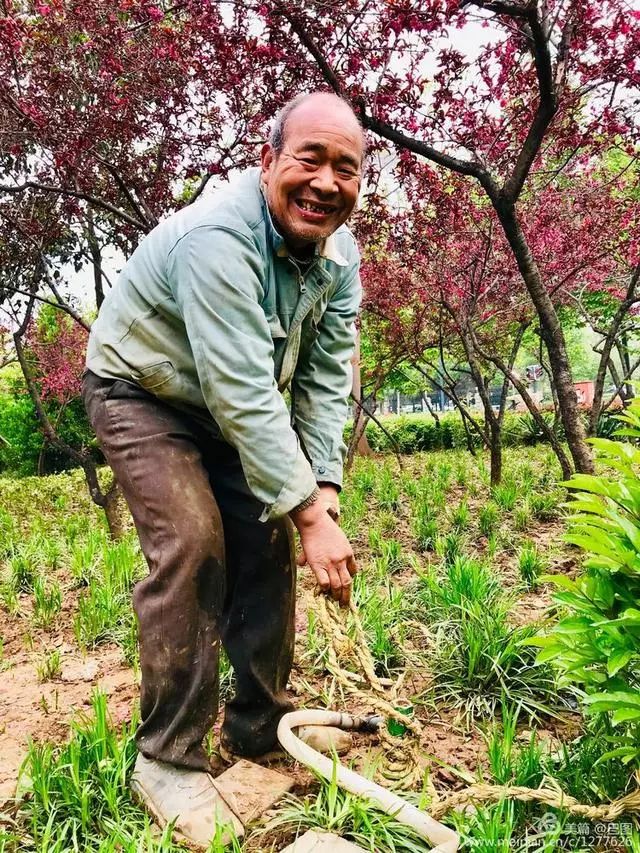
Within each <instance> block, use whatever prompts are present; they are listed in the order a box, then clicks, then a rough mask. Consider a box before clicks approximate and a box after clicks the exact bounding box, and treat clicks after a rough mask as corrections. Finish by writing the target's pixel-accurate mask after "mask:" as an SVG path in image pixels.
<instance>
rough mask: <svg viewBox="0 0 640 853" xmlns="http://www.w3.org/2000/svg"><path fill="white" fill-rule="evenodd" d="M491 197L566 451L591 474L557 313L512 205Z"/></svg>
mask: <svg viewBox="0 0 640 853" xmlns="http://www.w3.org/2000/svg"><path fill="white" fill-rule="evenodd" d="M492 201H493V202H494V206H495V207H496V211H497V213H498V216H499V218H500V222H501V223H502V227H503V228H504V232H505V235H506V237H507V240H508V241H509V245H510V246H511V248H512V250H513V253H514V255H515V258H516V261H517V263H518V268H519V269H520V273H521V275H522V278H523V280H524V283H525V285H526V287H527V290H528V292H529V295H530V297H531V301H532V302H533V304H534V307H535V309H536V312H537V315H538V319H539V321H540V333H541V335H542V337H543V339H544V342H545V346H546V348H547V353H548V355H549V365H550V367H551V372H552V374H553V381H554V386H555V389H556V394H557V396H558V405H559V408H560V415H561V417H562V424H563V426H564V431H565V435H566V437H567V444H568V445H569V451H570V453H571V456H572V458H573V461H574V464H575V467H576V470H577V471H579V472H581V473H588V474H591V473H593V470H594V468H593V457H592V455H591V451H590V449H589V446H588V444H587V443H586V441H585V431H584V427H583V425H582V420H581V418H580V410H579V409H578V398H577V395H576V390H575V387H574V384H573V376H572V375H571V365H570V364H569V358H568V356H567V347H566V343H565V339H564V333H563V331H562V326H561V325H560V320H559V318H558V314H557V312H556V310H555V307H554V305H553V302H552V301H551V298H550V297H549V294H548V292H547V290H546V288H545V286H544V284H543V282H542V278H541V276H540V271H539V269H538V266H537V264H536V262H535V260H534V258H533V255H532V254H531V251H530V249H529V246H528V245H527V241H526V237H525V235H524V233H523V231H522V228H521V227H520V223H519V222H518V219H517V216H516V211H515V206H514V205H513V204H510V203H507V202H505V201H504V200H503V199H502V197H500V196H498V198H495V196H494V198H493V199H492Z"/></svg>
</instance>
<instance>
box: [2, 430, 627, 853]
mask: <svg viewBox="0 0 640 853" xmlns="http://www.w3.org/2000/svg"><path fill="white" fill-rule="evenodd" d="M558 479H559V471H558V468H557V465H556V464H555V462H554V460H553V458H552V457H551V456H550V455H549V453H548V451H547V449H546V448H544V447H537V448H523V447H520V448H518V450H517V451H511V450H509V449H507V450H506V451H505V468H504V482H503V484H502V485H501V486H500V487H498V488H497V489H493V490H491V489H490V487H489V469H488V464H487V457H486V456H485V455H483V454H478V456H477V457H475V458H474V457H472V456H470V455H469V454H468V453H467V452H466V451H458V450H450V451H446V452H433V453H429V454H425V455H415V456H413V457H411V459H410V460H406V462H405V464H404V465H403V468H402V470H400V468H399V466H398V464H397V461H396V459H395V458H391V457H386V458H375V459H356V461H355V464H354V469H353V471H352V472H351V473H350V475H349V476H348V477H347V480H346V482H345V487H344V490H343V492H342V494H341V505H342V521H341V523H342V526H343V529H344V530H345V532H346V533H347V535H348V536H349V537H350V538H351V540H352V542H353V543H354V545H355V549H356V557H357V559H358V562H359V564H360V566H361V573H360V574H359V575H358V577H357V578H356V580H355V584H354V597H355V600H356V602H357V604H358V607H359V612H360V617H361V620H362V624H363V627H364V631H365V634H366V637H367V643H368V647H369V650H370V652H371V654H372V656H373V659H374V662H375V668H376V672H377V674H378V675H379V676H380V677H381V678H383V679H384V678H387V679H389V682H396V679H398V678H399V677H400V678H402V677H404V681H403V682H402V687H401V688H399V693H400V694H402V696H403V698H408V697H410V698H411V701H412V705H413V707H414V718H415V719H416V720H418V721H420V722H422V723H423V724H425V725H427V726H428V725H429V721H430V715H431V714H432V713H433V710H434V709H435V711H436V712H440V713H442V715H443V719H446V720H447V721H448V724H449V725H451V726H453V727H454V728H456V729H457V730H458V732H459V733H460V734H461V733H462V732H463V731H464V732H465V737H472V738H474V739H475V740H476V741H477V742H478V743H480V744H481V748H480V754H481V755H482V763H481V766H482V771H480V769H479V767H480V765H479V767H478V768H475V773H472V775H476V776H477V777H478V778H479V779H482V780H484V781H488V782H496V783H498V784H522V785H531V786H534V787H535V786H537V785H538V784H540V782H541V780H542V779H543V778H544V777H549V778H552V779H555V780H556V781H557V782H558V784H559V785H560V786H561V787H562V788H563V790H566V791H567V793H568V794H570V795H572V796H575V797H576V798H577V799H579V800H581V801H583V802H590V803H596V802H602V801H604V800H609V799H612V798H615V797H616V796H620V795H621V794H624V793H627V792H628V791H629V790H630V789H631V788H632V787H633V785H634V780H633V777H632V775H631V769H630V768H629V767H628V766H625V765H624V763H623V762H622V761H621V760H619V759H618V758H615V757H613V758H609V759H608V760H604V758H603V757H604V756H605V755H606V753H607V751H608V750H609V748H610V739H611V737H612V736H613V732H612V731H607V730H606V729H604V730H602V729H601V730H597V731H596V730H595V729H593V726H592V725H591V723H586V724H584V725H583V726H582V729H581V730H579V731H577V732H576V731H575V721H576V715H575V714H573V715H572V719H573V721H574V729H573V730H572V732H573V733H572V735H571V737H566V741H565V743H563V744H556V743H554V745H553V748H551V747H550V746H549V744H548V743H547V741H546V740H544V739H541V738H540V737H539V736H538V734H537V730H538V728H539V727H540V726H541V725H542V724H544V726H545V728H548V727H549V725H548V720H547V719H546V718H545V712H546V711H550V712H552V713H554V714H560V715H562V713H563V707H564V706H563V701H564V697H563V696H560V697H558V693H557V685H556V683H555V679H554V677H553V676H552V674H551V672H550V670H549V669H548V668H547V667H546V666H535V665H534V658H535V654H536V650H535V649H534V648H533V647H531V646H528V645H525V644H524V641H525V640H526V639H527V638H528V637H530V636H531V634H532V633H533V632H535V630H536V627H535V626H532V625H525V626H517V625H515V624H514V622H513V620H512V612H513V608H514V606H515V603H516V600H517V599H516V596H517V595H519V594H522V592H523V590H524V588H526V587H528V588H531V587H534V586H535V585H540V586H541V585H542V583H543V581H542V580H541V579H540V575H541V571H542V570H543V569H544V566H545V565H546V564H547V563H548V562H549V554H548V550H549V547H553V548H554V549H556V551H554V556H556V555H557V549H559V548H560V546H559V544H558V542H559V539H560V523H559V522H558V518H559V514H560V512H561V510H560V505H561V502H562V500H563V497H562V492H561V490H560V489H559V488H558V487H557V486H556V485H555V484H556V483H557V481H558ZM83 489H84V487H83V485H82V482H81V479H78V477H77V476H76V474H73V475H71V476H69V475H62V476H56V477H55V478H40V479H32V480H29V481H21V482H19V483H16V482H14V481H6V480H4V481H3V480H0V503H2V505H3V509H2V510H0V608H2V611H3V617H4V618H5V619H7V620H12V624H14V625H20V629H19V630H20V635H23V636H27V637H28V638H29V643H30V644H31V647H32V653H31V658H32V660H33V666H34V675H33V679H34V682H35V680H36V677H37V678H38V679H39V680H42V681H48V680H50V679H53V680H54V681H55V679H56V678H57V677H58V675H59V672H60V667H61V665H62V663H63V658H62V656H61V655H60V654H59V652H57V650H56V648H55V647H53V642H52V639H53V635H52V632H53V631H61V632H62V631H63V629H64V632H65V634H66V637H65V639H66V640H69V639H70V640H71V642H73V639H71V638H70V636H69V635H70V634H71V630H72V629H73V628H75V636H76V642H77V644H78V645H79V646H80V647H81V648H82V649H86V650H87V651H88V652H90V653H91V650H93V649H95V650H96V651H95V652H93V653H94V654H95V655H99V654H100V646H101V644H103V643H110V642H113V641H115V642H117V643H119V644H120V646H121V647H122V649H123V655H124V656H125V659H127V660H128V661H130V662H133V663H135V659H136V624H135V619H134V617H133V612H132V608H131V588H132V586H133V584H134V583H135V582H136V580H137V578H139V577H140V576H142V575H143V573H144V572H145V571H146V568H145V566H144V561H143V559H142V556H141V554H140V551H139V548H138V546H137V544H136V540H135V538H134V537H133V535H130V536H129V535H128V536H126V537H125V539H124V540H123V542H122V543H119V544H114V543H112V542H110V541H109V539H108V537H107V535H106V529H105V526H104V523H103V521H102V520H101V518H100V515H99V514H98V513H97V512H96V511H95V510H94V509H93V508H92V507H91V506H90V505H89V504H88V502H87V498H86V494H85V493H84V491H83ZM33 506H38V507H40V506H42V507H46V508H47V509H46V511H43V512H39V511H36V512H33V511H30V509H31V508H33ZM5 507H9V511H7V510H6V509H5ZM551 523H553V524H556V525H557V527H556V528H551V532H552V533H553V532H554V531H555V530H556V529H557V531H558V536H557V537H554V536H546V535H545V536H537V535H536V534H535V531H536V530H538V529H539V528H540V527H541V526H542V525H549V524H551ZM525 537H532V538H533V539H535V541H536V542H539V543H542V544H538V546H537V548H536V547H535V546H533V545H532V544H531V542H530V541H528V539H526V538H525ZM547 541H553V542H554V543H555V544H554V545H553V546H547V545H546V542H547ZM514 567H515V568H517V570H518V572H519V575H520V579H519V581H518V582H516V583H515V584H514V580H513V569H514ZM505 578H507V579H508V580H505ZM507 583H508V584H511V586H505V584H507ZM60 598H61V604H62V607H60ZM32 608H33V617H32V618H29V616H28V614H29V613H30V612H31V609H32ZM520 610H521V608H520V609H519V612H520ZM345 624H346V625H347V626H348V628H347V630H348V631H349V632H351V636H352V638H353V636H354V630H353V624H352V622H351V621H349V620H347V622H346V623H345ZM298 640H299V646H298V656H297V660H296V677H297V681H298V683H299V684H301V685H302V687H303V690H302V691H301V695H299V696H298V697H297V699H296V701H297V702H298V703H299V704H300V705H305V704H306V705H308V706H319V705H322V704H326V705H328V706H330V707H335V708H338V709H340V708H342V707H347V708H350V709H352V708H351V707H350V704H349V703H350V702H351V699H350V697H349V696H348V694H347V692H346V691H345V692H344V694H342V693H341V692H340V690H341V688H340V686H339V684H338V683H337V682H336V681H335V680H334V679H333V678H332V677H331V675H330V674H329V673H328V672H327V668H326V664H327V642H326V637H325V636H324V632H323V631H321V630H320V629H319V626H318V624H317V621H316V616H315V614H314V611H313V609H311V610H309V613H308V624H307V630H306V632H303V633H302V634H301V635H300V636H299V638H298ZM26 643H27V640H26V639H25V641H24V643H23V648H24V647H25V644H26ZM13 648H14V647H13V645H7V647H6V648H5V651H4V657H3V658H2V660H0V669H2V668H3V667H5V666H10V665H11V662H12V657H11V655H12V654H13ZM7 650H11V655H10V654H8V651H7ZM348 653H349V652H348V650H347V654H348ZM341 660H342V659H341ZM352 663H353V672H354V673H356V674H357V673H358V672H359V664H358V663H357V661H355V659H354V660H353V661H352ZM389 682H385V683H389ZM305 685H306V686H305ZM361 686H362V685H361ZM53 689H54V690H55V685H53ZM232 689H233V671H232V669H231V667H230V665H229V662H228V660H227V658H226V657H225V656H224V655H222V656H221V695H222V696H223V698H224V697H225V696H228V695H230V693H231V691H232ZM365 689H366V688H365ZM573 707H574V706H572V708H573ZM449 710H453V711H454V712H455V713H454V714H447V712H448V711H449ZM134 728H135V720H132V721H131V722H130V723H128V724H126V725H125V726H123V727H120V728H118V729H116V728H114V727H113V726H112V725H111V724H110V722H109V720H108V717H107V713H106V700H105V698H104V697H101V696H99V695H98V696H96V697H95V698H94V700H93V713H92V714H91V716H90V717H86V718H79V719H77V720H76V722H75V723H74V725H73V728H72V732H71V738H70V741H69V743H68V744H62V745H48V746H47V745H46V744H32V745H31V746H30V748H29V754H28V757H27V762H26V764H25V773H24V777H23V789H24V790H25V792H26V793H27V797H26V798H25V799H23V800H21V802H20V803H19V805H18V806H17V811H14V812H12V814H11V816H10V818H9V816H7V820H6V821H5V820H4V816H2V817H0V827H3V828H0V853H22V851H23V850H24V851H26V853H45V851H46V853H50V851H54V852H55V853H71V851H74V853H85V851H86V853H116V851H118V853H123V851H124V853H134V851H135V853H173V851H176V853H177V851H178V850H179V849H181V848H178V847H177V846H176V845H174V844H173V843H172V842H171V841H170V839H169V834H168V832H165V833H164V835H163V834H160V835H155V834H154V830H153V827H152V825H151V824H150V822H149V820H148V818H147V817H146V815H145V814H144V813H143V812H142V811H140V809H138V808H137V807H136V806H135V804H134V803H133V802H132V801H131V798H130V796H129V790H128V779H129V774H130V772H131V767H132V763H133V761H134V758H135V746H134V743H133V731H134ZM525 728H526V730H527V734H526V735H525V734H524V732H523V729H525ZM211 743H212V745H213V746H215V735H212V739H211ZM436 747H437V744H436ZM441 758H442V755H441V754H439V757H438V755H436V756H435V758H434V764H433V765H432V767H433V766H437V765H438V761H439V760H441ZM454 759H455V755H454ZM447 760H448V761H449V760H450V759H447ZM451 763H452V765H455V760H454V761H452V762H451ZM472 770H474V768H472ZM452 772H454V774H455V772H457V768H456V767H455V766H452ZM460 773H461V775H462V774H463V769H461V770H460ZM468 776H469V772H468V768H464V778H468ZM433 778H434V780H435V783H436V786H437V787H438V788H439V790H440V792H441V794H446V787H447V785H446V784H445V783H443V781H442V780H441V779H439V778H438V777H437V776H436V775H434V776H433ZM426 790H427V789H425V791H424V792H423V794H422V798H423V800H424V798H425V797H426ZM411 796H413V798H414V801H417V799H418V794H417V793H416V792H412V793H410V794H409V797H411ZM427 810H428V809H427ZM544 814H545V809H544V808H543V807H541V806H537V805H532V804H524V803H519V802H502V803H497V804H493V805H491V804H486V805H478V806H477V808H475V809H474V810H469V811H466V812H464V813H457V812H456V813H452V814H450V815H449V816H448V817H447V822H448V823H450V824H451V823H455V825H456V826H457V827H458V829H459V831H460V833H461V836H462V845H461V851H478V850H481V851H487V853H489V851H491V853H494V851H501V850H504V851H505V853H506V851H511V850H514V849H531V850H533V849H536V850H548V851H549V853H551V851H552V850H555V849H558V844H559V841H558V838H559V834H561V833H562V832H563V831H564V829H563V824H564V823H566V814H564V813H562V812H558V815H557V817H558V823H557V826H556V827H555V828H554V829H552V830H545V831H544V832H541V831H539V821H540V819H541V818H542V817H543V815H544ZM312 827H315V828H324V829H328V830H330V831H334V832H338V833H341V834H344V835H345V837H347V838H350V839H351V840H353V841H354V842H355V843H357V844H359V845H360V846H362V847H363V848H364V849H366V850H371V851H386V850H389V851H392V850H398V851H412V850H426V849H428V848H426V847H425V845H424V842H422V841H421V840H420V839H417V838H413V837H412V836H411V835H410V834H408V833H407V831H406V829H404V828H402V827H399V826H398V825H397V824H395V822H394V821H393V819H391V818H389V817H388V816H385V815H382V814H381V813H378V812H377V811H376V810H374V809H372V808H371V807H370V806H369V805H367V804H366V803H363V802H362V801H360V800H358V799H357V798H355V797H351V795H348V794H344V792H341V791H339V790H338V789H337V788H336V786H335V784H334V783H331V782H320V783H318V784H317V785H316V786H314V787H313V789H312V790H311V791H305V790H304V789H303V790H301V791H300V792H299V796H298V797H297V798H294V799H290V800H289V801H287V803H286V804H282V805H281V806H279V807H278V808H277V809H276V812H275V820H274V824H273V825H272V827H271V830H270V831H269V832H267V833H266V834H265V835H264V836H260V835H258V833H257V830H256V831H255V832H253V833H251V832H250V833H249V836H248V838H247V839H246V840H245V841H243V843H242V845H240V844H236V845H235V847H233V848H232V849H234V850H243V849H244V850H247V851H249V850H251V851H252V853H253V851H257V850H259V849H260V850H265V851H266V850H271V846H270V845H271V843H272V841H273V839H275V838H277V839H278V841H277V844H276V845H275V848H274V849H279V847H280V846H284V842H283V843H282V844H281V842H282V839H283V837H284V836H283V834H282V833H283V832H287V833H289V834H288V835H287V838H288V840H292V837H293V835H294V834H295V832H296V831H299V832H300V833H302V832H303V831H304V830H305V829H307V828H312ZM263 842H264V844H263ZM634 843H636V842H634ZM261 845H263V846H261ZM526 845H529V847H528V848H527V846H526ZM221 849H222V848H221V847H220V846H219V845H218V846H217V847H216V846H215V844H214V846H213V847H212V851H210V853H218V851H219V850H220V851H221ZM572 849H576V848H572ZM634 849H638V851H639V853H640V845H638V844H637V845H636V848H634Z"/></svg>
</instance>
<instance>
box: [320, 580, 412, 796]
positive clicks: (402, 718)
mask: <svg viewBox="0 0 640 853" xmlns="http://www.w3.org/2000/svg"><path fill="white" fill-rule="evenodd" d="M315 602H316V613H317V617H318V622H319V624H320V626H321V628H322V631H323V633H324V635H325V640H326V643H327V652H328V662H327V669H328V670H329V672H330V673H331V674H332V675H333V676H334V678H335V679H336V680H337V681H338V682H339V683H340V684H341V685H342V687H343V688H344V689H345V690H346V691H347V692H348V693H350V694H351V695H352V696H354V697H355V698H357V699H358V701H359V702H360V703H362V704H363V705H364V706H365V707H369V708H371V709H372V710H373V711H374V712H377V713H379V714H382V715H383V716H384V717H386V718H387V719H391V720H395V721H396V722H397V723H399V724H400V725H401V726H402V728H403V729H404V730H406V732H407V733H408V734H409V735H410V736H411V737H410V738H404V739H403V738H398V737H394V736H393V735H391V733H390V732H389V731H388V729H387V728H386V727H382V728H381V729H380V731H379V733H378V734H379V737H380V740H381V741H382V742H383V745H384V756H383V761H382V764H381V765H380V767H379V769H378V770H377V771H376V774H377V778H378V781H380V782H381V784H383V785H392V786H394V787H402V788H411V787H413V785H414V784H415V783H416V782H418V781H419V780H420V779H421V777H422V775H423V770H422V768H421V766H420V762H419V754H418V750H417V743H418V742H419V740H420V737H421V736H422V733H423V729H422V726H421V725H420V723H419V722H418V721H417V720H415V719H412V718H411V717H407V716H406V715H405V714H403V713H402V711H400V710H398V707H397V706H398V705H399V704H400V703H401V701H402V700H401V699H400V698H399V697H398V690H397V687H391V688H390V689H389V688H387V687H385V686H384V685H383V684H382V682H381V680H380V678H379V677H378V676H377V674H376V672H375V663H374V660H373V657H372V656H371V652H370V651H369V646H368V644H367V638H366V636H365V633H364V628H363V627H362V622H361V621H360V616H359V615H358V610H357V608H356V606H355V604H354V603H353V601H351V603H350V614H351V618H352V621H353V626H354V630H355V635H356V642H353V640H351V638H350V637H349V636H348V635H347V634H346V632H345V629H344V620H343V618H342V615H341V613H340V610H339V609H338V607H337V606H336V604H335V603H334V602H333V601H331V600H330V599H327V598H326V597H325V596H323V595H319V596H317V597H316V599H315ZM345 658H355V659H356V661H357V662H358V664H359V667H360V669H361V671H362V673H363V674H364V681H365V682H366V683H367V684H368V686H369V688H370V691H371V692H365V690H361V689H360V688H359V687H358V686H357V682H358V681H360V682H362V680H363V678H362V676H358V675H357V674H355V673H353V672H350V671H349V670H347V669H345V668H344V666H343V665H342V664H341V663H340V659H343V660H344V659H345Z"/></svg>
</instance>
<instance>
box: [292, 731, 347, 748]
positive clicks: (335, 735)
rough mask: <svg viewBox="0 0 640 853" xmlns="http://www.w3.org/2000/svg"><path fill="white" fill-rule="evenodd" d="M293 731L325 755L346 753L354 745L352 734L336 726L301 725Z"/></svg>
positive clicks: (304, 741)
mask: <svg viewBox="0 0 640 853" xmlns="http://www.w3.org/2000/svg"><path fill="white" fill-rule="evenodd" d="M293 733H294V735H295V736H296V737H299V738H300V740H301V741H302V742H303V743H306V744H307V745H308V746H310V747H311V749H315V750H316V752H322V753H323V754H324V755H331V754H332V753H334V752H335V753H336V754H337V755H344V754H345V753H346V752H349V750H350V749H351V747H352V746H353V737H352V735H351V734H350V733H349V732H345V731H344V730H343V729H337V728H335V726H300V728H298V729H293Z"/></svg>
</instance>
